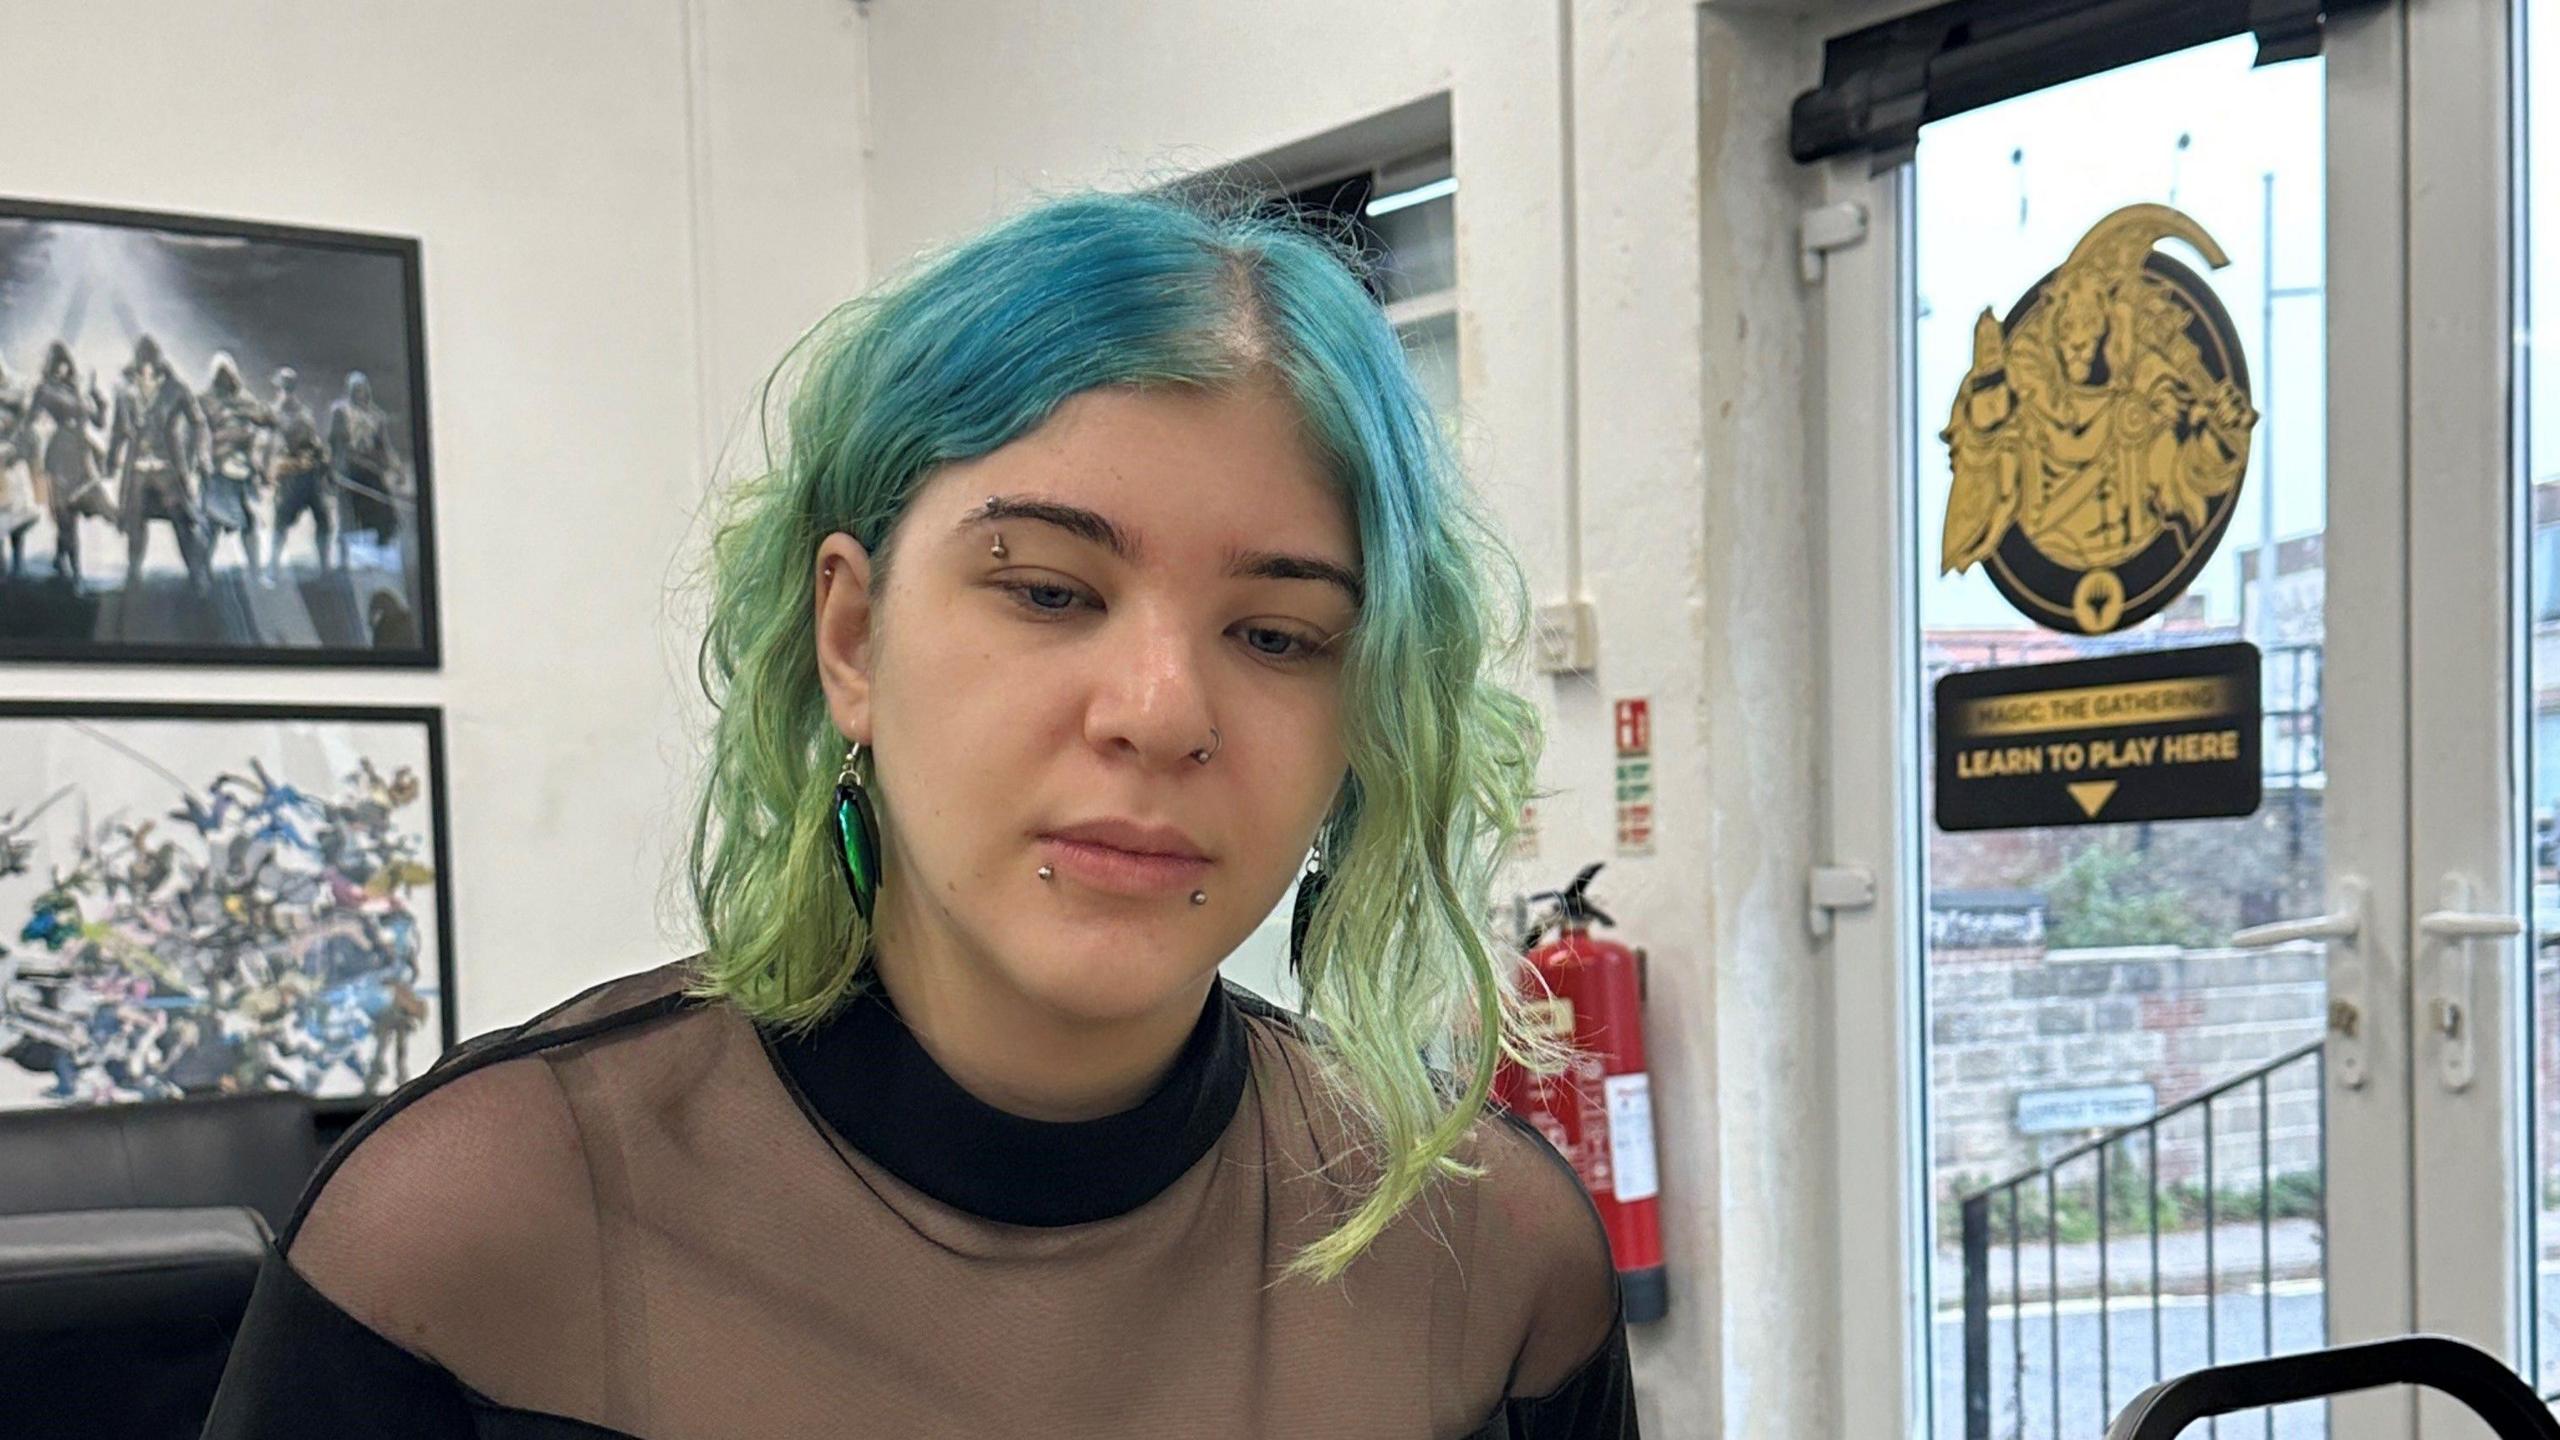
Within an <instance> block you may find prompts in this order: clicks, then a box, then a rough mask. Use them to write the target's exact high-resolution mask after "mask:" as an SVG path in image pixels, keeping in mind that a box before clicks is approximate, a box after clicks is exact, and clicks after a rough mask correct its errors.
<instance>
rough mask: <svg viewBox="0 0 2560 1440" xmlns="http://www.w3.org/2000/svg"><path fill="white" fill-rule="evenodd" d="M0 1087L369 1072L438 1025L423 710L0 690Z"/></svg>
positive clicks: (433, 732)
mask: <svg viewBox="0 0 2560 1440" xmlns="http://www.w3.org/2000/svg"><path fill="white" fill-rule="evenodd" d="M0 754H5V755H6V756H7V757H8V759H7V762H6V763H5V764H0V1109H13V1108H25V1107H31V1106H71V1105H97V1104H114V1103H119V1102H129V1101H140V1100H164V1099H184V1098H189V1097H197V1096H210V1095H223V1094H234V1093H240V1092H244V1091H255V1090H290V1091H295V1092H299V1093H302V1094H306V1095H310V1096H313V1097H315V1098H317V1099H321V1100H337V1099H345V1100H361V1099H365V1098H372V1097H379V1096H382V1095H385V1094H388V1093H389V1092H390V1091H391V1090H393V1089H395V1088H397V1087H398V1086H399V1085H401V1084H402V1083H404V1082H406V1081H407V1080H409V1079H410V1078H412V1077H414V1076H415V1075H417V1074H418V1073H420V1072H421V1071H423V1070H424V1069H426V1067H427V1066H428V1065H430V1064H432V1063H433V1062H434V1060H435V1059H436V1057H437V1056H438V1055H440V1054H442V1053H443V1052H444V1051H445V1050H446V1049H447V1048H448V1047H450V1046H451V1045H452V1044H453V1043H454V1019H453V1015H454V1011H453V994H452V979H451V977H452V966H451V960H450V956H449V954H448V950H447V943H448V942H447V937H448V936H449V934H450V933H451V926H450V923H449V913H450V911H449V905H448V902H447V896H446V886H445V874H446V863H445V848H446V846H445V831H444V822H443V813H444V802H443V794H442V769H443V740H442V721H441V718H440V716H439V714H438V712H436V711H434V710H432V709H407V708H386V707H328V708H297V709H286V708H282V707H275V706H258V705H162V704H88V703H85V702H54V701H42V702H0Z"/></svg>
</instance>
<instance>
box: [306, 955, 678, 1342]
mask: <svg viewBox="0 0 2560 1440" xmlns="http://www.w3.org/2000/svg"><path fill="white" fill-rule="evenodd" d="M689 978H690V971H689V970H688V968H687V965H686V963H685V962H681V961H680V962H676V963H673V964H668V965H661V966H658V967H655V968H653V969H649V970H644V971H640V972H637V973H635V974H630V975H624V976H621V977H617V978H616V979H613V980H609V981H606V982H604V983H603V984H600V985H596V986H593V987H591V988H589V989H586V990H583V991H581V992H579V993H578V994H576V995H573V996H571V997H569V998H568V999H566V1000H564V1001H562V1002H561V1003H559V1004H558V1005H555V1006H553V1007H551V1008H550V1009H548V1010H545V1011H543V1012H542V1013H540V1014H538V1015H535V1016H534V1017H532V1018H531V1019H528V1020H525V1021H523V1022H521V1023H519V1024H516V1025H511V1026H508V1027H505V1028H504V1029H500V1030H495V1031H491V1032H488V1033H486V1034H483V1035H479V1036H475V1037H473V1038H472V1039H470V1040H468V1041H465V1042H464V1043H462V1044H460V1045H457V1046H455V1047H453V1048H452V1049H450V1050H448V1051H447V1052H445V1054H444V1055H442V1056H441V1057H439V1058H438V1059H437V1061H436V1062H435V1064H434V1065H432V1066H431V1067H429V1068H428V1070H427V1071H426V1072H425V1073H424V1074H421V1075H419V1076H418V1077H417V1078H416V1079H414V1080H411V1081H410V1082H409V1083H407V1084H405V1085H403V1086H401V1087H400V1088H399V1089H398V1090H395V1091H394V1092H392V1094H391V1095H390V1096H388V1097H387V1098H385V1099H384V1100H383V1101H382V1103H381V1104H379V1105H377V1106H375V1107H374V1108H373V1109H372V1110H371V1111H369V1112H368V1113H367V1114H366V1115H365V1117H364V1118H363V1119H362V1120H361V1121H359V1122H358V1123H357V1124H356V1125H355V1126H354V1127H353V1128H351V1129H350V1130H349V1131H348V1132H347V1134H346V1136H345V1137H344V1138H343V1139H341V1140H340V1141H339V1142H338V1144H337V1145H336V1146H334V1147H332V1149H331V1150H330V1152H329V1155H328V1157H327V1158H326V1159H325V1160H324V1161H322V1163H321V1166H320V1168H319V1170H318V1171H317V1172H316V1173H315V1174H314V1175H313V1176H312V1178H311V1180H310V1182H309V1184H308V1185H306V1186H305V1188H304V1191H303V1195H302V1200H301V1203H300V1204H299V1205H298V1206H297V1207H296V1209H295V1212H294V1214H293V1216H292V1218H291V1219H290V1220H289V1221H288V1223H287V1224H286V1226H285V1229H284V1232H283V1234H282V1235H280V1236H279V1237H278V1241H277V1247H278V1249H280V1250H282V1251H283V1252H284V1253H285V1255H286V1258H287V1259H288V1261H289V1262H290V1263H291V1264H292V1266H293V1267H294V1269H295V1270H296V1271H298V1272H300V1273H301V1274H302V1276H303V1277H304V1278H305V1279H306V1280H308V1281H309V1282H310V1283H311V1284H312V1286H313V1287H314V1288H315V1289H318V1290H319V1291H320V1292H321V1293H322V1294H324V1295H326V1296H327V1297H328V1298H329V1299H330V1300H331V1301H332V1302H334V1303H335V1304H336V1305H337V1306H338V1307H339V1308H341V1309H343V1310H345V1311H347V1312H348V1313H349V1314H351V1315H353V1316H354V1317H355V1318H357V1319H358V1320H360V1321H362V1322H363V1323H365V1324H366V1325H367V1326H369V1327H371V1328H372V1329H374V1330H376V1331H378V1332H380V1333H381V1334H383V1335H384V1336H386V1337H388V1338H389V1339H391V1340H393V1341H394V1342H395V1343H398V1344H401V1345H403V1346H405V1347H406V1348H409V1349H411V1350H413V1351H416V1352H417V1353H420V1354H423V1355H426V1356H428V1357H429V1358H431V1359H434V1360H436V1361H438V1362H439V1363H442V1364H445V1365H446V1366H448V1367H449V1368H454V1369H457V1370H459V1371H462V1372H463V1373H466V1374H468V1373H469V1368H470V1361H471V1360H472V1358H473V1357H472V1355H471V1354H469V1353H465V1352H467V1351H469V1350H477V1349H480V1348H482V1347H485V1346H488V1345H491V1344H492V1343H503V1342H502V1340H501V1337H504V1336H506V1335H508V1334H515V1335H519V1336H541V1337H546V1338H549V1339H551V1340H553V1341H555V1342H556V1341H557V1340H558V1339H559V1338H560V1337H562V1336H564V1335H573V1334H575V1333H576V1332H577V1330H578V1328H579V1327H581V1326H582V1325H584V1324H586V1323H587V1322H589V1321H590V1320H592V1318H593V1317H592V1316H591V1315H589V1314H587V1313H586V1311H587V1310H588V1309H591V1307H592V1305H593V1303H594V1276H595V1275H596V1274H597V1273H598V1271H597V1265H598V1263H599V1261H600V1258H601V1257H600V1256H599V1255H598V1253H597V1247H596V1237H597V1226H596V1187H595V1176H594V1175H593V1174H592V1173H591V1166H590V1162H589V1156H590V1154H591V1153H592V1146H591V1144H590V1143H589V1141H590V1137H588V1136H587V1135H586V1134H585V1133H584V1126H583V1125H582V1123H581V1117H580V1114H579V1108H578V1106H577V1105H576V1104H575V1103H573V1096H572V1093H571V1091H570V1089H569V1087H568V1086H566V1085H564V1084H563V1082H562V1079H561V1066H562V1065H563V1063H566V1062H568V1061H570V1060H571V1059H572V1057H577V1056H583V1055H591V1054H597V1053H600V1052H602V1051H605V1050H607V1049H624V1050H626V1053H633V1052H629V1051H628V1050H627V1049H626V1047H628V1046H630V1045H632V1044H634V1043H637V1044H639V1045H642V1046H645V1044H646V1041H645V1038H644V1037H646V1036H647V1035H649V1034H651V1033H653V1032H658V1031H663V1030H664V1029H665V1028H667V1026H668V1024H669V1023H670V1022H674V1021H676V1020H677V1019H678V1017H681V1016H683V1015H685V1014H687V1013H697V1014H698V1013H705V1012H706V1011H707V1009H708V1007H707V1006H705V1005H704V1004H703V1002H700V1001H698V1000H695V999H693V998H692V997H691V996H690V995H689V994H688V990H687V983H686V982H687V981H688V979H689ZM633 1068H634V1070H635V1072H636V1071H637V1070H638V1069H639V1068H642V1067H633ZM493 1314H495V1315H505V1316H508V1317H509V1319H508V1320H506V1321H503V1322H499V1323H496V1324H492V1323H490V1320H489V1318H488V1317H490V1316H492V1315H493ZM466 1319H467V1320H468V1321H469V1322H470V1323H469V1324H468V1325H465V1324H463V1323H462V1322H463V1321H465V1320H466Z"/></svg>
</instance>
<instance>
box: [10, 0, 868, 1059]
mask: <svg viewBox="0 0 2560 1440" xmlns="http://www.w3.org/2000/svg"><path fill="white" fill-rule="evenodd" d="M8 8H9V14H8V18H7V21H6V23H5V25H0V29H5V31H6V33H7V35H8V46H9V53H10V54H11V55H12V56H13V57H15V58H16V59H17V60H18V61H19V62H20V63H17V64H14V65H12V66H11V74H10V81H9V87H8V90H9V102H10V113H11V114H12V115H13V116H14V117H15V124H14V133H15V134H16V136H17V137H18V138H17V143H14V144H12V145H10V146H9V147H8V150H7V159H6V161H5V163H0V190H5V191H6V192H7V193H11V194H15V195H21V196H28V197H35V198H43V199H48V200H61V201H76V202H87V203H96V204H106V205H125V206H132V207H136V208H144V209H153V210H176V211H192V212H201V213H206V214H212V215H221V216H232V217H240V218H248V219H257V220H267V221H275V222H282V223H289V224H303V225H315V226H324V227H343V228H348V229H358V230H371V231H383V232H390V233H395V234H405V235H414V236H416V237H418V238H419V240H420V241H421V242H422V246H423V269H424V277H425V298H426V332H427V333H426V344H427V374H428V387H429V396H428V398H429V402H430V405H431V415H432V423H433V426H434V434H433V437H432V438H433V445H434V461H435V473H434V486H435V498H436V503H437V515H436V526H437V540H438V547H439V550H440V552H441V553H440V556H439V560H440V569H441V581H442V584H441V589H442V595H443V603H444V616H443V621H444V627H445V643H444V649H445V656H446V660H445V665H444V668H443V669H442V670H441V671H440V672H423V673H381V672H371V671H353V670H341V671H329V670H310V669H294V670H241V669H228V668H224V669H216V668H206V669H177V668H170V667H159V666H153V667H126V668H107V667H71V666H23V665H12V666H7V667H0V695H7V696H10V697H36V696H44V697H65V698H88V697H105V696H112V697H124V698H147V699H219V700H248V699H256V700H282V701H314V702H342V703H343V702H373V703H399V704H435V705H441V706H443V707H444V708H445V712H446V724H447V730H448V740H449V744H450V754H449V763H450V767H451V773H450V774H449V775H448V776H447V777H446V778H447V781H448V784H449V786H450V820H451V825H452V833H453V839H454V850H453V873H452V876H451V883H452V887H453V895H454V927H453V930H454V933H453V944H454V946H455V948H456V955H457V957H458V971H459V974H458V976H457V981H456V991H457V997H456V998H457V1000H458V1016H459V1020H460V1025H461V1028H462V1031H463V1033H465V1034H469V1033H473V1032H475V1031H478V1030H483V1029H487V1028H490V1027H493V1026H496V1025H500V1024H505V1023H509V1022H511V1021H514V1020H517V1019H521V1018H523V1017H524V1016H526V1015H528V1014H530V1013H532V1012H533V1011H535V1010H536V1009H539V1008H541V1007H542V1006H544V1005H546V1004H548V1003H550V1002H551V1001H552V1000H555V999H557V998H559V997H560V996H562V995H564V994H566V993H567V992H569V991H570V990H573V989H575V988H577V987H578V986H580V985H583V984H585V983H588V982H590V981H592V980H595V979H599V978H602V977H604V976H607V975H611V974H614V973H618V972H621V971H625V970H631V969H636V968H639V967H641V966H644V965H648V964H653V963H656V962H657V961H658V960H660V959H662V958H665V957H666V956H667V955H669V954H671V953H679V952H676V951H675V950H674V948H673V947H675V946H679V945H681V944H683V943H685V940H686V938H687V937H686V936H684V935H682V934H670V933H667V932H666V931H664V930H663V929H662V927H661V923H660V911H661V908H662V906H661V901H662V899H663V898H665V897H666V895H667V886H668V880H669V875H668V871H667V869H666V866H667V863H668V859H669V857H670V855H671V854H672V853H673V842H674V839H675V836H674V834H673V830H672V823H673V820H674V819H675V818H676V817H677V816H678V815H679V814H680V810H681V804H680V802H681V800H682V793H681V791H682V786H681V783H680V781H679V780H678V778H677V777H678V775H679V773H680V772H679V770H678V768H677V767H678V766H679V765H680V764H684V763H689V762H688V761H687V755H688V751H689V747H688V745H687V743H686V741H685V739H684V733H683V725H684V722H685V719H686V717H687V716H688V714H689V713H690V706H689V702H688V701H687V700H686V699H685V698H684V697H685V695H686V693H687V691H688V690H689V689H690V676H691V671H690V667H689V654H690V651H689V645H688V642H683V641H678V640H673V639H670V638H668V637H669V636H670V635H672V634H673V633H675V632H673V631H672V630H671V629H669V628H666V627H664V626H663V625H662V618H661V617H662V613H663V612H664V611H665V610H666V609H667V603H666V600H665V597H664V595H663V594H662V590H663V587H664V585H665V584H666V582H667V581H668V580H669V578H670V569H671V564H672V560H673V557H674V556H675V555H676V554H677V553H678V549H679V546H680V544H681V543H682V542H683V541H684V539H685V537H686V534H687V526H688V524H689V522H690V520H691V516H692V511H693V508H694V506H695V505H696V503H697V501H698V497H699V496H700V494H701V492H702V489H703V483H704V477H705V475H706V473H707V468H706V457H707V456H708V455H709V454H710V453H711V452H712V450H713V448H714V444H715V440H716V437H717V435H718V434H719V433H720V428H721V425H722V424H723V422H724V420H725V415H724V414H723V413H722V412H723V410H724V409H725V407H727V406H729V405H730V404H731V403H732V400H733V397H736V396H739V395H742V394H743V393H744V390H745V388H746V383H747V377H748V376H749V375H750V374H751V373H753V372H754V371H756V370H757V369H759V368H760V367H761V366H763V365H765V364H767V363H769V362H770V360H771V358H773V357H774V356H776V355H778V354H779V353H780V351H781V349H782V347H783V345H784V344H786V343H787V342H788V340H789V339H790V337H791V336H792V335H793V334H794V333H796V332H797V330H798V329H799V327H800V326H801V325H803V324H805V323H806V322H807V321H809V320H811V319H813V318H815V316H816V315H817V314H818V313H819V312H820V311H821V310H822V309H824V307H825V306H826V305H827V304H828V303H830V302H831V301H833V300H834V299H837V298H840V297H841V296H843V295H845V294H848V293H851V291H852V290H853V289H855V288H856V287H857V286H858V284H859V280H860V277H861V274H862V272H863V269H864V263H863V257H862V249H861V246H862V224H861V206H860V201H859V196H860V178H861V177H860V153H859V143H858V142H859V136H860V133H861V132H860V116H859V101H860V89H859V87H860V83H861V77H862V74H863V66H862V64H861V57H860V49H859V32H860V19H859V16H858V14H857V13H856V12H855V11H854V10H853V8H852V7H851V6H850V5H849V4H846V3H844V0H661V3H657V4H652V5H646V6H641V5H632V4H627V3H618V0H545V3H543V4H538V5H527V4H517V3H511V0H436V3H434V4H428V5H420V4H414V3H406V0H256V3H250V0H241V3H231V4H225V5H219V6H213V5H167V4H161V3H156V0H82V3H80V4H76V5H38V4H19V5H12V6H10V7H8ZM36 56H52V57H56V59H57V60H58V61H59V63H44V64H34V63H26V62H28V61H29V60H30V59H31V58H32V57H36ZM10 358H11V359H12V361H13V362H14V363H15V364H16V366H17V368H20V369H22V370H23V369H27V368H30V367H31V364H32V361H33V360H34V358H35V357H32V356H13V357H10Z"/></svg>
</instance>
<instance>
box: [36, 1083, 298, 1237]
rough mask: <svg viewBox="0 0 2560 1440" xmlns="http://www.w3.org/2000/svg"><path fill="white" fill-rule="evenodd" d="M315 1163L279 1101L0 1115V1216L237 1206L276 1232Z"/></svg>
mask: <svg viewBox="0 0 2560 1440" xmlns="http://www.w3.org/2000/svg"><path fill="white" fill-rule="evenodd" d="M319 1164H320V1138H319V1131H318V1130H317V1128H315V1126H314V1124H313V1120H312V1113H311V1102H310V1101H309V1100H308V1099H306V1098H305V1097H303V1096H300V1095H296V1094H292V1093H289V1092H284V1091H276V1092H271V1093H265V1094H255V1095H225V1096H217V1097H213V1098H208V1099H201V1100H151V1101H143V1102H140V1103H137V1104H131V1105H95V1106H78V1107H70V1108H62V1109H45V1110H11V1111H0V1215H27V1214H34V1213H39V1212H50V1211H61V1210H109V1209H122V1208H126V1207H133V1206H150V1207H161V1208H178V1209H200V1208H204V1207H208V1206H221V1205H246V1206H248V1207H249V1208H251V1209H253V1210H255V1211H257V1212H258V1214H259V1215H260V1216H261V1217H263V1218H264V1219H265V1220H266V1222H267V1227H268V1228H269V1229H270V1230H282V1229H283V1228H284V1224H285V1221H286V1220H287V1219H288V1218H289V1217H290V1216H291V1215H292V1213H293V1207H294V1204H295V1202H296V1201H298V1200H299V1199H300V1198H301V1195H302V1187H303V1185H304V1184H305V1182H307V1181H308V1180H309V1179H310V1178H311V1172H312V1171H313V1170H314V1169H316V1168H318V1166H319Z"/></svg>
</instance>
